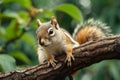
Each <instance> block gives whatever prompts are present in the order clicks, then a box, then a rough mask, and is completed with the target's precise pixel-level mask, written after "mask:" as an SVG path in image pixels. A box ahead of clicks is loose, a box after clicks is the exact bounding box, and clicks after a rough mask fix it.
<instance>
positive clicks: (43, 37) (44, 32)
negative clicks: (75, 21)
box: [36, 17, 59, 47]
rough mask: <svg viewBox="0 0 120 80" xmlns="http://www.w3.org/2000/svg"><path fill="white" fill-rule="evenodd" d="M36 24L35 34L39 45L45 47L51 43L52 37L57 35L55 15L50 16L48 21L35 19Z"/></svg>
mask: <svg viewBox="0 0 120 80" xmlns="http://www.w3.org/2000/svg"><path fill="white" fill-rule="evenodd" d="M37 25H38V29H37V31H36V35H37V39H38V42H39V45H41V46H45V47H46V46H49V45H50V44H52V42H53V38H54V37H55V36H56V35H57V30H59V25H58V23H57V21H56V19H55V17H52V18H51V20H50V21H49V22H45V23H42V22H41V21H40V20H39V19H37Z"/></svg>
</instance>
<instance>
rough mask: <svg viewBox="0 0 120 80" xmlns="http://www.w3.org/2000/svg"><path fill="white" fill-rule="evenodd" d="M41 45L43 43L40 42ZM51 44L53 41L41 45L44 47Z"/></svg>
mask: <svg viewBox="0 0 120 80" xmlns="http://www.w3.org/2000/svg"><path fill="white" fill-rule="evenodd" d="M40 45H41V44H40ZM49 45H51V42H46V43H44V44H42V45H41V46H43V47H48V46H49Z"/></svg>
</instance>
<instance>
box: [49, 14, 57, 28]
mask: <svg viewBox="0 0 120 80" xmlns="http://www.w3.org/2000/svg"><path fill="white" fill-rule="evenodd" d="M50 22H51V24H52V25H54V26H55V28H56V29H58V28H59V26H58V25H57V20H56V19H55V17H54V16H52V18H51V20H50Z"/></svg>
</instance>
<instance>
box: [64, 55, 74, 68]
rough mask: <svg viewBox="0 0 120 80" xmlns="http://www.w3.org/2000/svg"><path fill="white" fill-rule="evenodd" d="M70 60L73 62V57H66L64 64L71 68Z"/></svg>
mask: <svg viewBox="0 0 120 80" xmlns="http://www.w3.org/2000/svg"><path fill="white" fill-rule="evenodd" d="M72 60H73V61H74V60H75V58H74V56H73V55H67V58H66V60H65V62H67V65H68V66H71V65H72Z"/></svg>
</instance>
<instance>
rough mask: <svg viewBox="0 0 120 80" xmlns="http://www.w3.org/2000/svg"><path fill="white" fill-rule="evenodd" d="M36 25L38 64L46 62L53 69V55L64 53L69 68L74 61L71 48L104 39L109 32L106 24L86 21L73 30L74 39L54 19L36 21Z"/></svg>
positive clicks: (91, 20)
mask: <svg viewBox="0 0 120 80" xmlns="http://www.w3.org/2000/svg"><path fill="white" fill-rule="evenodd" d="M37 25H38V29H37V31H36V35H37V39H38V50H37V54H38V60H39V63H40V64H42V63H44V61H45V60H47V61H48V63H49V64H51V65H52V66H53V67H55V65H56V63H55V62H56V60H55V55H57V54H60V53H61V52H63V51H64V52H65V53H66V56H67V57H66V61H67V65H68V66H71V61H72V60H74V57H73V55H72V50H73V48H75V47H78V46H79V45H80V44H82V43H85V42H88V41H91V40H98V39H100V38H102V37H106V36H108V35H109V34H108V33H109V32H110V29H109V27H108V26H106V24H104V23H102V22H100V21H94V20H93V19H90V20H88V21H87V22H85V23H83V24H81V25H79V26H78V27H77V28H76V29H75V31H74V34H73V37H74V39H73V38H72V36H71V35H70V34H69V33H68V32H67V31H66V30H65V29H63V28H60V26H59V24H58V23H57V20H56V19H55V17H52V18H51V20H50V21H49V22H45V23H41V22H40V20H39V19H37Z"/></svg>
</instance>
